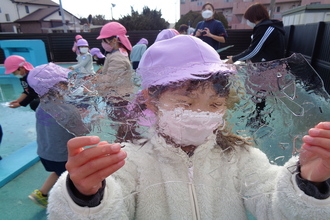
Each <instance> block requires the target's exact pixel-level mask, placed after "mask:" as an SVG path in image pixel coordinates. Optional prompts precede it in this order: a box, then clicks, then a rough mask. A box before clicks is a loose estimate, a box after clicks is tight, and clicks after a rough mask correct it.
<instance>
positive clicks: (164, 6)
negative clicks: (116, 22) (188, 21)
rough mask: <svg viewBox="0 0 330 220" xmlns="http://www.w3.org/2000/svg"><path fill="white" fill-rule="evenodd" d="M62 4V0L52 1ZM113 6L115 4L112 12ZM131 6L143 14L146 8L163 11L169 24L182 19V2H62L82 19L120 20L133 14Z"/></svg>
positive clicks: (107, 0)
mask: <svg viewBox="0 0 330 220" xmlns="http://www.w3.org/2000/svg"><path fill="white" fill-rule="evenodd" d="M52 1H53V2H56V3H58V4H60V0H52ZM111 4H115V6H114V7H112V10H111ZM131 6H133V9H134V10H135V11H138V12H139V13H141V12H142V9H143V7H144V6H148V7H149V8H150V9H151V10H155V9H156V10H157V11H158V10H161V12H162V17H163V18H164V19H165V20H166V21H168V22H169V23H175V22H176V21H177V20H178V19H179V18H180V0H79V1H73V0H62V7H63V9H65V10H67V11H68V12H70V13H71V14H73V15H75V16H77V17H78V18H80V17H85V18H87V16H88V15H89V14H91V15H104V16H105V18H106V19H111V11H112V15H113V18H114V19H119V18H121V17H123V16H125V15H128V14H131Z"/></svg>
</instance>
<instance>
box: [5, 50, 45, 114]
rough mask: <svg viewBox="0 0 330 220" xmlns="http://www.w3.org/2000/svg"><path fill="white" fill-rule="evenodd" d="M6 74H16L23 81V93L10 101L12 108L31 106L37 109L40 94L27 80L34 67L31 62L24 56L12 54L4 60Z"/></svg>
mask: <svg viewBox="0 0 330 220" xmlns="http://www.w3.org/2000/svg"><path fill="white" fill-rule="evenodd" d="M4 66H5V69H6V71H5V74H10V73H12V74H14V75H15V76H16V77H17V78H19V80H20V81H21V85H22V87H23V93H22V94H21V95H20V97H18V98H17V99H16V100H14V101H11V102H10V103H9V107H10V108H18V107H21V106H24V107H26V106H27V105H30V108H31V109H32V110H33V111H35V110H36V109H37V107H38V105H39V102H40V101H39V97H38V94H37V93H36V92H35V91H34V90H33V88H31V87H30V86H29V84H28V82H27V77H28V74H29V72H30V71H31V70H32V69H33V68H34V67H33V65H32V64H31V63H29V62H26V60H25V58H24V57H21V56H18V55H11V56H9V57H7V58H6V60H5V62H4Z"/></svg>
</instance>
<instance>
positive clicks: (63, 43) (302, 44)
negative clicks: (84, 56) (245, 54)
mask: <svg viewBox="0 0 330 220" xmlns="http://www.w3.org/2000/svg"><path fill="white" fill-rule="evenodd" d="M285 30H286V42H287V56H289V55H290V54H292V53H301V54H303V55H304V56H305V58H306V59H307V60H308V61H309V62H310V63H311V65H312V66H313V67H314V68H315V70H316V71H317V72H318V73H319V75H320V76H321V78H322V79H323V81H324V84H325V85H324V86H325V88H326V90H327V91H328V93H330V50H329V48H330V41H329V39H330V22H320V23H314V24H306V25H296V26H286V27H285ZM158 33H159V31H134V32H128V35H129V39H130V41H131V43H132V45H135V44H136V43H137V42H138V41H139V40H140V39H141V38H142V37H144V38H147V39H148V41H149V46H150V45H151V44H152V43H153V42H154V41H155V39H156V36H157V34H158ZM227 33H228V36H229V38H228V39H227V42H226V43H225V44H222V47H225V46H228V45H234V47H232V48H230V49H228V50H225V51H223V52H221V54H220V55H221V58H222V59H225V58H226V57H227V56H229V55H235V54H238V53H240V52H242V51H243V50H245V49H246V48H247V47H248V46H249V44H250V41H251V38H250V36H251V34H252V30H251V29H249V30H227ZM75 35H76V33H66V34H64V33H57V34H56V33H54V34H0V40H8V39H41V40H43V42H44V43H45V45H46V51H47V57H48V61H52V62H76V55H75V53H73V52H72V51H71V48H72V45H73V40H74V37H75ZM81 35H82V36H83V37H84V38H85V39H86V40H87V41H88V42H89V45H90V47H91V48H92V47H98V48H101V41H100V40H96V37H97V36H98V33H81ZM4 59H5V57H4V54H3V51H2V50H1V49H0V63H3V61H4Z"/></svg>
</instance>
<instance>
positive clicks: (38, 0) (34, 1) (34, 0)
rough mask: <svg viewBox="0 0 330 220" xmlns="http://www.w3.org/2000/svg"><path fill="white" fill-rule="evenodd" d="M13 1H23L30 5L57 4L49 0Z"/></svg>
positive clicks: (15, 1) (21, 0)
mask: <svg viewBox="0 0 330 220" xmlns="http://www.w3.org/2000/svg"><path fill="white" fill-rule="evenodd" d="M12 2H13V3H23V4H30V5H48V6H59V4H57V3H55V2H53V1H51V0H12Z"/></svg>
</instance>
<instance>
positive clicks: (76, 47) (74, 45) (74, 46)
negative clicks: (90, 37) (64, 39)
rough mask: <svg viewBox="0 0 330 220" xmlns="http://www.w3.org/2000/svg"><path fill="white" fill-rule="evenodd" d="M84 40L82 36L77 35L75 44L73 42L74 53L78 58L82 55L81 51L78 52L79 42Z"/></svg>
mask: <svg viewBox="0 0 330 220" xmlns="http://www.w3.org/2000/svg"><path fill="white" fill-rule="evenodd" d="M80 39H83V37H82V36H81V35H79V34H78V35H76V36H75V38H74V42H73V46H72V52H74V53H76V54H77V56H78V55H79V54H80V52H79V50H78V46H77V41H78V40H80Z"/></svg>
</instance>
